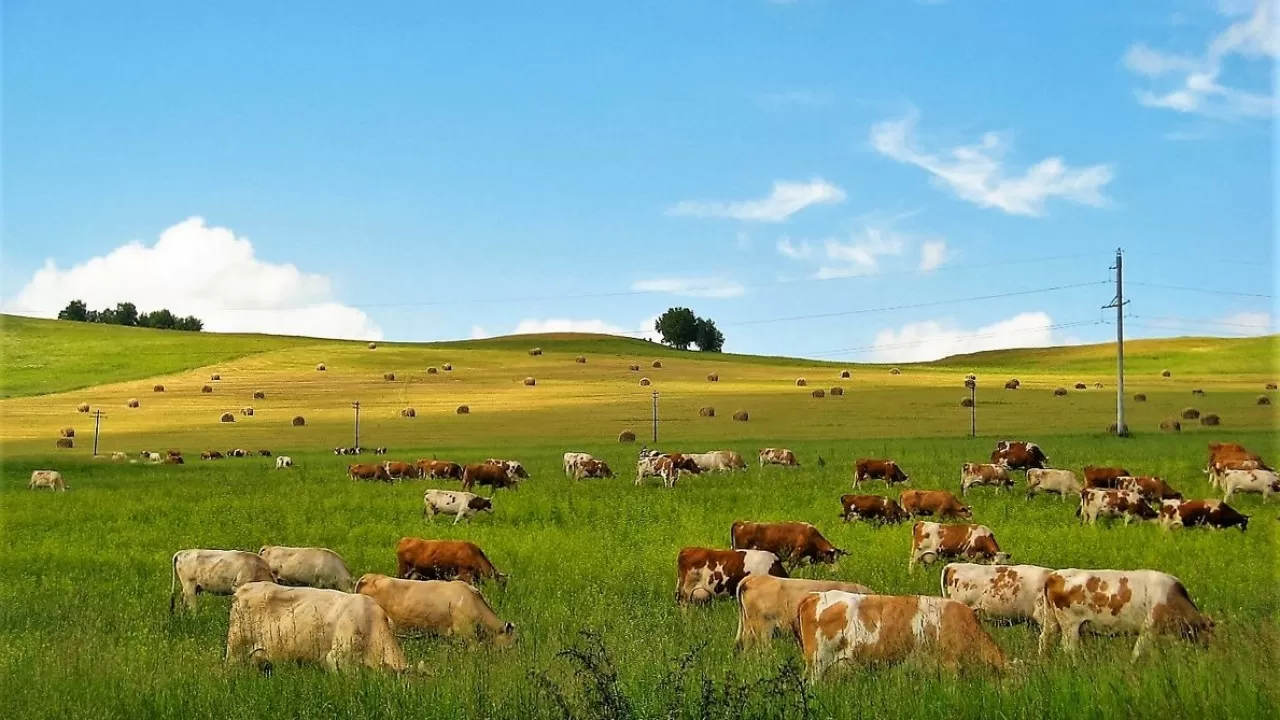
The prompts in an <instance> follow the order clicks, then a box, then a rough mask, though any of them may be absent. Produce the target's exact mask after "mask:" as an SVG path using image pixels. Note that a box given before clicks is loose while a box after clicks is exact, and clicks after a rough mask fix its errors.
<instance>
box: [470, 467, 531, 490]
mask: <svg viewBox="0 0 1280 720" xmlns="http://www.w3.org/2000/svg"><path fill="white" fill-rule="evenodd" d="M526 477H528V476H527V475H526ZM519 483H520V478H519V476H517V475H515V474H514V471H513V470H512V469H511V468H510V467H507V466H504V465H488V464H484V465H467V466H466V467H464V468H462V489H463V490H466V491H468V492H470V491H471V489H472V488H474V487H475V486H477V485H481V486H485V485H487V486H488V487H489V497H493V494H494V493H495V492H497V491H498V490H499V489H501V488H512V489H514V490H518V489H519V488H520V484H519Z"/></svg>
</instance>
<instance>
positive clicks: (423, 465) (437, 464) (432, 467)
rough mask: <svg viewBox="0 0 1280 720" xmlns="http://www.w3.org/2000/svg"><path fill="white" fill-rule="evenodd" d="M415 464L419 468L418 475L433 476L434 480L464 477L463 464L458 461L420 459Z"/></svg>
mask: <svg viewBox="0 0 1280 720" xmlns="http://www.w3.org/2000/svg"><path fill="white" fill-rule="evenodd" d="M414 466H415V467H416V468H417V469H418V477H426V478H431V479H432V480H461V479H462V466H461V465H459V464H458V463H456V462H445V461H443V460H419V461H418V462H416V463H414Z"/></svg>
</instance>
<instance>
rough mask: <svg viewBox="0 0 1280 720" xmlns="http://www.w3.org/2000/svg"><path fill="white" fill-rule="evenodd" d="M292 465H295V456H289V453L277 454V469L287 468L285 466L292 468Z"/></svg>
mask: <svg viewBox="0 0 1280 720" xmlns="http://www.w3.org/2000/svg"><path fill="white" fill-rule="evenodd" d="M291 467H293V458H291V457H289V456H288V455H277V456H276V469H277V470H283V469H285V468H291Z"/></svg>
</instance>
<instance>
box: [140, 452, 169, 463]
mask: <svg viewBox="0 0 1280 720" xmlns="http://www.w3.org/2000/svg"><path fill="white" fill-rule="evenodd" d="M142 459H143V460H146V461H147V462H149V463H159V462H162V461H163V460H164V458H163V457H161V456H160V453H155V452H148V453H143V455H142Z"/></svg>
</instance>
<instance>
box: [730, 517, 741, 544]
mask: <svg viewBox="0 0 1280 720" xmlns="http://www.w3.org/2000/svg"><path fill="white" fill-rule="evenodd" d="M741 526H742V521H741V520H739V521H737V522H735V523H733V524H732V525H730V526H729V548H730V549H731V550H737V549H738V543H737V539H736V538H737V537H738V528H739V527H741Z"/></svg>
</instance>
